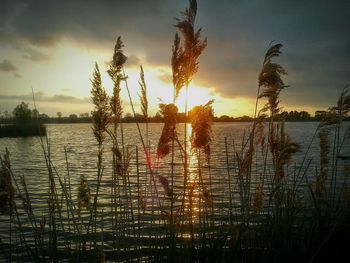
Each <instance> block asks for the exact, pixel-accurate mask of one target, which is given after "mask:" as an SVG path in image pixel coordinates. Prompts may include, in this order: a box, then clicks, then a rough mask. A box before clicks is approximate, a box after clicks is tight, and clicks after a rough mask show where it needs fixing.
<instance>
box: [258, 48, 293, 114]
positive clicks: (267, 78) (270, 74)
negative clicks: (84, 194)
mask: <svg viewBox="0 0 350 263" xmlns="http://www.w3.org/2000/svg"><path fill="white" fill-rule="evenodd" d="M281 48H282V44H276V45H273V46H272V47H270V48H269V50H268V51H267V52H266V54H265V58H264V63H263V67H262V70H261V72H260V75H259V87H263V90H262V91H261V93H260V94H259V98H264V97H265V98H267V99H268V102H267V103H266V109H269V110H270V114H271V116H274V115H276V114H277V113H278V112H279V111H280V108H279V107H278V106H279V94H280V92H281V91H282V89H284V88H286V87H288V86H286V85H285V84H284V82H283V80H282V78H281V77H282V75H286V74H287V72H286V70H285V69H284V68H283V67H282V66H281V65H280V64H277V63H274V62H272V59H273V58H275V57H278V56H279V55H280V54H282V52H281V51H280V49H281Z"/></svg>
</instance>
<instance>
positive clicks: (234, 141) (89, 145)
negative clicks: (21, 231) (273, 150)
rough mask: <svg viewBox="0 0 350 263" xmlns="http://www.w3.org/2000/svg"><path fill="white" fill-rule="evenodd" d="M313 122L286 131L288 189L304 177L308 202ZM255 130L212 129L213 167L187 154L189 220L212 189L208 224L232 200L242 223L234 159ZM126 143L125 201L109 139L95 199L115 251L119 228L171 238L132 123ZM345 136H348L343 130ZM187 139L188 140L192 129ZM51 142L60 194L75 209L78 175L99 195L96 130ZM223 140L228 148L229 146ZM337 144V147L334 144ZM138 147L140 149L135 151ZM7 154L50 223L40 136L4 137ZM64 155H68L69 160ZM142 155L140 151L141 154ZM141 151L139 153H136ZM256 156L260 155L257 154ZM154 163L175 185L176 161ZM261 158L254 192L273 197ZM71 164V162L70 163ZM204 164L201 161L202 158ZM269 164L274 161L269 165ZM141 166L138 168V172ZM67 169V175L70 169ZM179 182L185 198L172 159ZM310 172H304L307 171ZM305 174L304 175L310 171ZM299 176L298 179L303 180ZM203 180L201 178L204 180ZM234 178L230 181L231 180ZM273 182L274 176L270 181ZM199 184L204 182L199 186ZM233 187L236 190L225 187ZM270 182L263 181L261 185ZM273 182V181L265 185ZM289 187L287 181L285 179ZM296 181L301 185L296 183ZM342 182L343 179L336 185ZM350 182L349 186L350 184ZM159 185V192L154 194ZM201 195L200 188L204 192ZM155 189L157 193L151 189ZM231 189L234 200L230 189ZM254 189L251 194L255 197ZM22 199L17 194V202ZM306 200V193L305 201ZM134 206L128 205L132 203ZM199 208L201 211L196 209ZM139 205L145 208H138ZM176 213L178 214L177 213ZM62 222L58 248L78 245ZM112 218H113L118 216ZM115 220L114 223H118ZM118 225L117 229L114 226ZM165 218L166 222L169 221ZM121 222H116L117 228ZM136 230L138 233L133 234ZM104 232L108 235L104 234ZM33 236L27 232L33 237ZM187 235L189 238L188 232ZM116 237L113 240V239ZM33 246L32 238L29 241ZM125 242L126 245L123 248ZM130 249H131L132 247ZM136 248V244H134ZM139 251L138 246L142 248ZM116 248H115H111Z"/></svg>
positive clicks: (82, 127) (164, 201) (55, 131)
mask: <svg viewBox="0 0 350 263" xmlns="http://www.w3.org/2000/svg"><path fill="white" fill-rule="evenodd" d="M140 126H141V131H142V133H143V134H144V136H145V138H146V135H145V131H146V129H145V124H140ZM317 126H318V123H316V122H293V123H286V130H287V131H288V132H289V134H290V136H291V138H292V139H293V141H295V142H297V143H299V144H300V145H301V150H300V151H299V152H297V153H296V154H295V155H294V157H293V159H292V160H291V162H290V163H289V167H288V168H287V176H288V178H291V179H290V180H291V182H293V180H294V179H295V178H302V176H303V174H304V173H305V176H306V177H307V178H309V180H308V181H306V180H304V179H302V180H301V181H300V184H299V187H300V189H303V190H302V191H305V198H308V195H307V194H306V192H307V182H308V183H310V184H312V183H314V177H315V173H316V171H317V169H316V168H315V167H317V166H319V162H320V161H319V160H320V159H319V139H318V138H317V137H316V138H315V140H314V142H313V143H312V144H311V145H310V141H311V139H312V137H313V135H314V133H315V131H316V129H317ZM162 127H163V124H158V123H151V124H149V131H150V132H149V136H148V143H147V144H148V145H149V148H150V151H151V153H154V152H155V151H156V146H157V143H158V139H159V138H160V135H161V132H162ZM249 127H250V123H237V122H236V123H214V125H213V134H212V143H211V156H210V162H207V161H206V160H205V158H202V159H201V162H198V158H197V154H196V153H195V152H194V151H191V153H190V154H189V157H188V159H189V180H188V182H189V186H188V187H193V189H192V191H193V193H194V194H193V200H188V199H186V200H185V201H184V202H186V205H187V207H189V206H190V204H189V202H192V203H191V206H192V207H193V209H192V210H191V218H192V219H191V220H193V221H194V222H197V221H196V220H200V218H201V214H200V213H203V211H204V210H203V209H204V208H203V206H206V205H208V203H205V201H203V200H201V195H202V193H201V191H204V190H203V189H204V188H205V189H210V203H211V204H212V207H213V213H212V216H213V217H212V219H211V222H212V223H213V225H220V224H225V222H227V220H228V217H230V213H229V212H228V209H229V205H230V204H229V201H228V200H229V196H231V201H232V204H231V205H233V217H234V220H236V221H237V222H239V221H240V220H241V218H240V216H241V215H240V211H241V199H240V198H241V197H240V195H239V192H240V189H239V187H240V183H239V178H238V177H237V158H236V156H237V155H236V153H237V154H239V153H240V152H241V149H242V141H243V140H244V138H245V139H247V133H246V132H247V130H248V128H249ZM123 130H124V134H123V135H124V136H123V138H121V137H120V134H119V142H120V141H121V140H122V139H123V140H124V142H125V145H126V147H125V149H124V151H125V153H128V154H126V155H127V156H128V162H130V165H129V172H128V174H129V176H128V178H119V179H118V183H120V185H119V186H120V187H121V189H119V190H118V191H121V192H122V193H123V194H122V195H121V196H118V197H115V195H114V194H113V193H114V192H113V191H115V190H113V173H112V155H111V147H112V145H111V141H110V140H109V139H108V138H107V139H106V143H105V145H104V161H103V167H104V168H103V175H102V181H101V186H100V189H99V192H100V198H99V200H98V215H97V217H98V222H99V223H98V226H97V229H99V230H100V232H101V233H103V240H104V245H105V246H108V245H110V247H113V244H114V242H115V241H113V240H114V239H113V233H114V231H116V230H115V229H119V230H117V231H119V232H118V233H121V235H122V236H124V237H130V238H132V237H133V236H134V235H135V233H137V237H138V238H149V237H156V238H161V237H163V236H166V230H165V229H164V227H163V224H164V220H166V219H164V214H166V213H167V212H166V211H169V207H170V201H169V198H167V196H166V193H165V190H164V187H163V186H162V183H161V182H160V180H157V179H159V178H158V177H155V178H152V176H150V174H149V170H148V168H147V165H146V163H145V158H144V157H145V154H144V153H143V150H142V149H143V148H142V144H141V142H140V138H139V135H138V131H137V129H136V125H135V124H133V123H127V124H123ZM177 131H178V133H179V135H178V137H179V138H180V141H182V140H183V131H184V125H183V124H178V126H177ZM342 132H343V133H344V131H342ZM188 133H189V134H190V133H191V128H190V125H189V127H188ZM47 134H48V141H47V142H46V141H43V142H44V145H45V151H48V148H47V145H48V146H49V150H50V158H51V160H52V166H53V169H54V176H55V182H56V187H57V188H58V189H60V188H61V186H60V182H59V179H61V183H62V184H63V185H64V186H65V187H67V189H68V190H69V192H70V194H71V196H72V200H73V202H74V203H75V205H76V204H77V199H78V198H77V190H78V188H79V184H80V178H81V176H84V177H85V178H86V179H87V181H88V182H89V185H90V187H91V195H92V196H93V193H94V192H95V188H96V176H97V169H96V167H97V151H98V148H97V143H96V141H95V138H94V136H93V133H92V129H91V124H49V125H47ZM225 138H226V140H227V143H226V144H225ZM331 145H332V144H331ZM136 147H137V148H136ZM308 147H310V149H309V152H308V154H307V156H306V158H305V153H306V150H307V149H308ZM5 148H8V150H9V152H10V159H11V164H12V169H13V172H14V174H15V177H17V178H18V176H21V175H24V176H25V178H26V183H27V187H28V191H29V196H30V198H31V202H32V206H33V211H34V213H35V214H36V215H37V216H39V217H40V216H45V215H46V214H47V213H48V211H47V199H48V189H49V175H48V168H47V165H46V162H45V156H44V153H43V148H42V143H41V141H40V139H39V137H31V138H0V149H1V152H2V154H3V153H4V152H5ZM65 149H66V153H67V156H66V155H65ZM136 149H137V150H136ZM136 151H137V152H136ZM258 151H259V149H257V152H258ZM341 154H342V155H349V144H348V143H347V141H345V143H344V147H343V150H342V151H341ZM152 156H153V158H152V162H153V164H154V165H155V167H156V168H154V171H153V172H154V173H155V174H157V175H161V176H162V177H163V178H166V179H167V181H168V182H169V181H170V174H171V158H170V155H169V156H168V157H166V158H165V159H164V160H157V159H156V157H155V155H152ZM263 156H264V155H263V154H257V157H256V160H255V161H254V165H253V167H252V170H253V174H254V176H253V178H252V182H251V185H252V188H253V189H255V188H256V187H258V186H261V187H262V189H263V190H264V191H266V192H268V191H269V190H270V189H269V184H268V182H267V181H265V182H262V178H263V171H264V173H265V174H271V167H270V166H271V165H270V166H268V167H266V166H265V168H264V166H263V161H262V158H263ZM66 157H67V160H68V162H67V161H66ZM202 157H203V156H202ZM267 162H270V161H269V160H268V161H267ZM347 162H348V161H344V160H339V161H338V166H339V169H338V171H339V174H340V178H342V179H341V180H344V177H342V176H341V174H342V171H343V170H344V167H347V165H348V164H347ZM136 164H138V165H136ZM67 167H68V169H67ZM174 167H175V171H174V174H175V177H174V189H173V191H174V194H175V195H176V196H181V192H182V191H183V167H182V164H181V154H178V153H176V154H175V164H174ZM306 169H307V170H306ZM306 171H307V172H306ZM298 176H299V177H298ZM201 178H202V179H201ZM228 178H229V179H228ZM267 178H269V177H267ZM123 180H128V181H125V182H127V185H128V186H127V187H126V188H125V189H123V187H125V186H122V182H123ZM200 180H202V182H201V181H200ZM228 180H230V181H231V184H228ZM264 180H265V179H264ZM266 180H268V179H266ZM288 180H289V179H288ZM298 180H299V179H298ZM339 180H340V179H339ZM347 180H348V179H347ZM154 184H155V185H156V187H154ZM201 184H202V186H201V188H202V190H200V187H199V186H198V185H201ZM152 185H153V186H152ZM230 189H231V193H230V192H229V190H230ZM254 191H255V190H253V191H252V192H254ZM58 192H59V193H58V194H59V197H60V200H58V201H59V202H61V203H62V202H64V193H62V191H58ZM18 194H19V193H17V195H18ZM301 195H304V194H301ZM114 198H117V200H116V201H117V204H118V207H117V208H115V207H113V206H112V205H111V203H113V201H112V200H113V199H114ZM178 198H179V199H178V200H177V201H176V202H175V208H176V207H179V206H180V205H179V204H180V203H181V200H180V197H178ZM130 200H131V201H130ZM193 203H196V204H193ZM141 204H142V206H141ZM177 209H179V208H177ZM60 213H61V214H60V217H61V219H60V220H61V223H62V224H63V225H62V226H61V227H62V233H61V234H60V237H59V240H60V241H59V242H61V244H65V243H64V240H65V239H67V238H68V239H71V238H72V239H74V237H73V236H74V235H73V234H72V233H71V232H72V231H71V229H72V228H73V226H72V225H73V223H72V222H70V220H72V218H71V217H70V216H69V212H68V210H67V211H65V210H63V211H61V212H60ZM114 213H115V214H114ZM89 215H90V214H89V212H88V211H83V212H82V213H81V214H79V217H80V218H81V221H82V225H85V226H86V225H88V223H89V222H88V218H89ZM20 218H21V219H22V220H23V222H26V223H23V227H24V228H26V227H27V228H28V229H29V228H30V225H29V222H28V218H27V215H26V214H25V213H24V212H23V211H22V212H20ZM113 218H114V219H113ZM117 218H119V221H120V222H122V223H120V224H119V223H118V222H117V221H118V220H116V219H117ZM165 218H166V216H165ZM8 220H9V218H8V217H7V216H4V215H1V216H0V237H1V239H2V240H3V241H8V238H9V236H8V229H9V223H8ZM116 222H117V223H116ZM135 228H136V229H137V231H135ZM102 230H103V231H102ZM28 231H29V230H28ZM185 232H186V231H185ZM111 233H112V234H111ZM29 240H30V239H29ZM120 242H122V244H119V245H120V246H123V245H124V247H125V249H127V248H128V247H129V248H130V244H134V243H132V242H133V241H130V240H128V239H127V240H124V241H120ZM123 242H124V243H123ZM130 242H131V243H130ZM134 245H135V244H134ZM137 246H140V244H138V245H137ZM111 249H112V248H111Z"/></svg>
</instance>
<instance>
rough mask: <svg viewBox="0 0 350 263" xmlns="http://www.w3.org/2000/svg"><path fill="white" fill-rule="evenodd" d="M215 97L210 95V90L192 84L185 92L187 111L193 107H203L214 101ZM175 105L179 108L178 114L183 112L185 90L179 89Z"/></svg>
mask: <svg viewBox="0 0 350 263" xmlns="http://www.w3.org/2000/svg"><path fill="white" fill-rule="evenodd" d="M215 97H216V96H215V95H214V94H212V91H211V90H210V89H207V88H203V87H200V86H197V85H196V84H194V83H193V84H192V85H190V86H189V88H188V92H187V109H188V110H191V109H192V108H193V107H195V106H198V105H204V104H206V103H207V102H208V101H210V100H213V99H214V100H215ZM175 104H176V106H177V107H178V108H179V111H180V112H181V111H184V110H185V105H186V88H182V89H181V91H180V93H179V96H178V98H177V99H176V101H175Z"/></svg>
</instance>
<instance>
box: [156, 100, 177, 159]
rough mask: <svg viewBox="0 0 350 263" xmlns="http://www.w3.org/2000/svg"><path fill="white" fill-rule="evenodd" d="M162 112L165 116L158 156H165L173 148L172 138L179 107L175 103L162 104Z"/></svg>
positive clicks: (160, 106)
mask: <svg viewBox="0 0 350 263" xmlns="http://www.w3.org/2000/svg"><path fill="white" fill-rule="evenodd" d="M159 108H160V113H161V115H162V116H163V118H164V126H163V130H162V135H161V136H160V138H159V142H158V148H157V156H158V158H164V157H165V156H166V155H168V154H169V152H170V149H171V145H170V143H171V140H172V139H173V136H174V134H175V124H176V114H177V111H178V109H177V107H176V106H175V105H174V104H160V105H159Z"/></svg>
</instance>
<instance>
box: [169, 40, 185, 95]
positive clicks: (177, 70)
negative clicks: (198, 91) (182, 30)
mask: <svg viewBox="0 0 350 263" xmlns="http://www.w3.org/2000/svg"><path fill="white" fill-rule="evenodd" d="M183 57H184V54H183V48H182V46H181V44H180V38H179V35H178V33H175V38H174V45H173V48H172V57H171V68H172V72H173V86H174V99H175V98H177V96H178V95H179V92H180V90H181V88H182V87H183V86H185V84H186V81H185V74H184V72H183V71H184V67H183V66H182V65H183V63H184V62H183Z"/></svg>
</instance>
